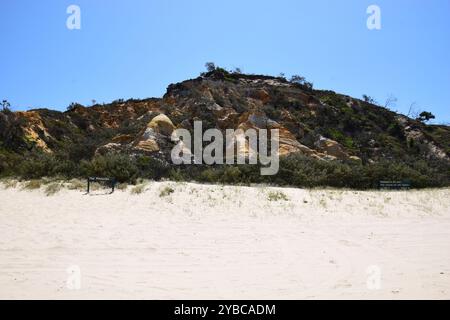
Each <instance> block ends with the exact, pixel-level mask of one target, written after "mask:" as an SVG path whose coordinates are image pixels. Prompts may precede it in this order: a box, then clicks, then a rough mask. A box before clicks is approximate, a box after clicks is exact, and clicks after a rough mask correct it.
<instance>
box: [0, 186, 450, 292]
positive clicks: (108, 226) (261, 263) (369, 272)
mask: <svg viewBox="0 0 450 320" xmlns="http://www.w3.org/2000/svg"><path fill="white" fill-rule="evenodd" d="M168 186H169V187H170V188H172V189H173V192H172V193H169V194H162V193H161V191H163V190H165V188H166V187H168ZM131 188H132V187H128V189H127V190H123V191H121V190H118V191H116V192H115V193H114V194H112V195H105V194H102V192H100V191H99V192H96V193H95V194H92V195H85V194H84V192H83V191H76V190H66V189H64V190H61V191H60V192H59V193H57V194H55V195H53V196H46V195H45V194H44V192H43V190H42V188H41V189H40V190H33V191H27V190H22V189H21V188H20V186H17V187H15V188H8V189H5V188H3V187H1V185H0V199H1V201H0V203H1V205H0V298H1V299H102V298H105V299H322V298H326V299H416V298H421V299H449V298H450V201H449V199H450V189H439V190H424V191H399V192H394V191H393V192H388V191H367V192H363V191H343V190H331V189H329V190H328V189H326V190H319V189H315V190H304V189H290V188H286V189H281V188H269V187H263V186H255V187H232V186H209V185H199V184H192V183H176V182H149V183H148V184H147V185H146V187H145V190H144V192H142V193H140V194H132V192H130V191H131ZM70 270H72V271H70ZM73 270H78V271H77V272H78V275H77V276H79V285H80V287H79V288H73V287H70V285H68V279H69V278H70V277H72V276H73V274H71V273H70V272H73ZM70 279H73V278H70ZM77 279H78V278H77ZM373 281H374V282H373ZM374 283H375V285H374Z"/></svg>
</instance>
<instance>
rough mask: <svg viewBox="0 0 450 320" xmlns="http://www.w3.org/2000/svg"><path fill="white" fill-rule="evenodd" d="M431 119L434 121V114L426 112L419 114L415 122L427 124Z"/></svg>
mask: <svg viewBox="0 0 450 320" xmlns="http://www.w3.org/2000/svg"><path fill="white" fill-rule="evenodd" d="M431 119H436V117H435V116H434V114H432V113H431V112H428V111H423V112H422V113H421V114H419V117H418V118H417V120H419V121H421V122H427V121H430V120H431Z"/></svg>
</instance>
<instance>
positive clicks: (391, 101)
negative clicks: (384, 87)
mask: <svg viewBox="0 0 450 320" xmlns="http://www.w3.org/2000/svg"><path fill="white" fill-rule="evenodd" d="M396 104H397V98H396V97H395V96H394V95H393V94H390V95H389V97H388V98H387V99H386V102H385V103H384V107H385V108H386V109H392V108H394V107H395V106H396Z"/></svg>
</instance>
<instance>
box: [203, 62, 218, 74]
mask: <svg viewBox="0 0 450 320" xmlns="http://www.w3.org/2000/svg"><path fill="white" fill-rule="evenodd" d="M205 68H206V70H207V71H208V72H212V71H214V70H216V65H215V64H214V62H207V63H205Z"/></svg>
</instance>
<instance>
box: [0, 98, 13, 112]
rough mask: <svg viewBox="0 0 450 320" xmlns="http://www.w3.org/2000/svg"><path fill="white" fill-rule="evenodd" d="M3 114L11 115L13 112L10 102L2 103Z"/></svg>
mask: <svg viewBox="0 0 450 320" xmlns="http://www.w3.org/2000/svg"><path fill="white" fill-rule="evenodd" d="M1 105H2V112H3V113H10V112H11V109H10V107H11V104H10V103H9V102H8V100H3V101H2V103H1Z"/></svg>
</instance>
